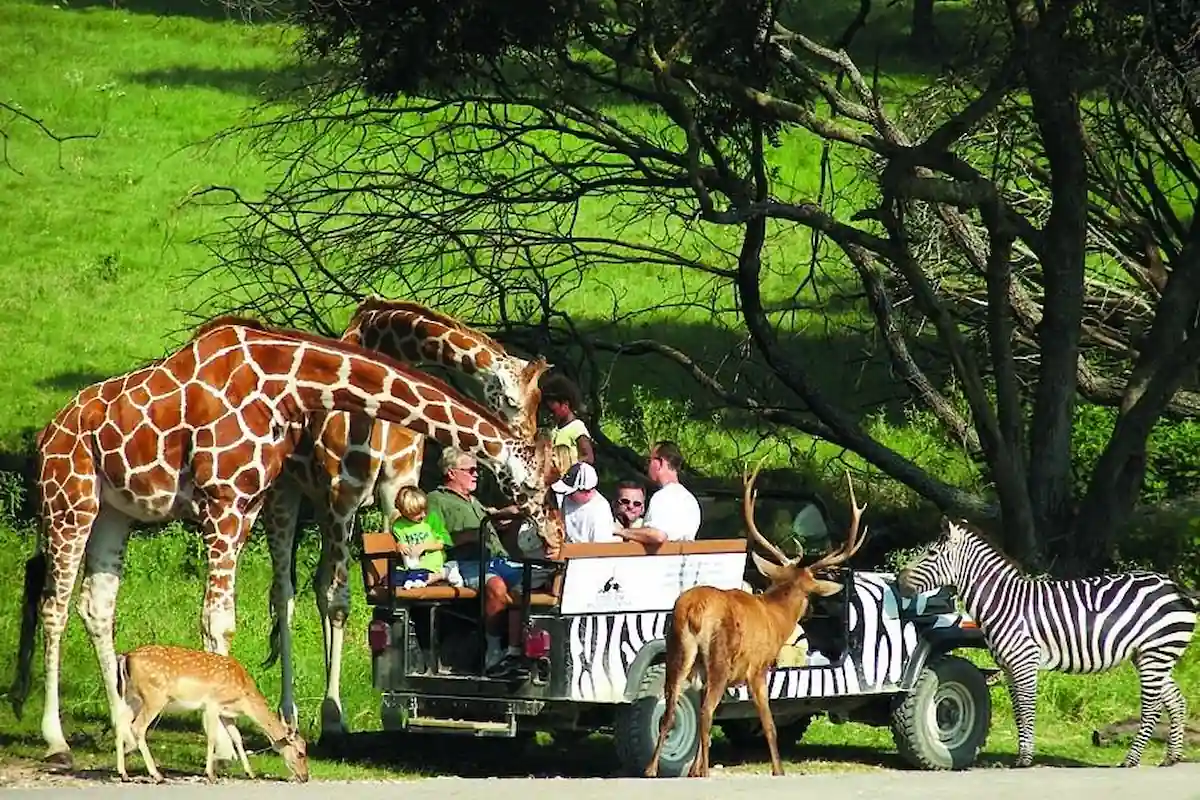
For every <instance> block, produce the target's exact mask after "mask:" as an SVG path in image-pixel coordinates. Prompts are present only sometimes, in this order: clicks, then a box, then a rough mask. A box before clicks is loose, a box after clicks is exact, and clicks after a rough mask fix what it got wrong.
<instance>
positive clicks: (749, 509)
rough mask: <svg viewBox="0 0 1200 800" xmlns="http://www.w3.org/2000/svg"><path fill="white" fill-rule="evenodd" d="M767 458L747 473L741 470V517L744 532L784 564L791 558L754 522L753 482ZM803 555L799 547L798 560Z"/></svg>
mask: <svg viewBox="0 0 1200 800" xmlns="http://www.w3.org/2000/svg"><path fill="white" fill-rule="evenodd" d="M766 460H767V457H766V456H763V457H762V458H760V459H759V460H758V464H757V465H756V466H755V467H754V471H753V472H751V473H750V474H749V475H747V474H746V471H745V469H744V468H743V470H742V486H743V489H742V519H743V520H745V522H746V533H747V534H748V535H749V537H750V538H751V539H753V540H754V541H755V542H756V543H757V544H758V546H759V547H761V548H762V549H763V550H766V551H767V552H768V553H769V554H770V555H771V556H772V557H774V558H775V560H776V561H778V562H779V563H780V564H786V563H787V562H789V561H791V560H792V559H790V558H788V557H787V556H786V555H784V553H783V551H782V550H780V549H779V548H778V547H776V546H775V545H774V544H772V543H771V541H770V540H768V539H767V537H765V536H763V535H762V534H761V533H759V530H758V525H756V524H754V500H755V498H756V497H758V492H757V491H755V489H754V482H755V481H756V480H758V472H759V470H761V469H762V465H763V462H764V461H766ZM803 556H804V548H801V549H800V553H799V555H798V556H796V560H797V561H798V560H799V559H800V558H802V557H803Z"/></svg>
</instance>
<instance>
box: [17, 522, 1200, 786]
mask: <svg viewBox="0 0 1200 800" xmlns="http://www.w3.org/2000/svg"><path fill="white" fill-rule="evenodd" d="M32 549H33V538H32V536H30V535H28V534H26V533H18V532H16V531H14V530H13V529H12V528H11V527H7V526H5V527H0V574H3V575H6V576H10V577H9V578H8V585H10V586H14V587H15V586H19V585H20V578H19V577H18V576H19V575H20V574H21V567H22V564H23V561H24V559H25V558H26V557H27V556H28V555H29V554H30V553H31V552H32ZM314 559H315V548H314V547H313V546H312V541H311V539H310V540H309V541H308V542H307V543H306V545H305V546H304V547H303V548H302V550H301V557H300V567H299V575H298V577H299V582H300V583H299V585H300V590H299V598H298V600H297V605H296V619H295V624H294V631H295V637H294V640H295V647H294V657H295V669H296V683H297V685H296V692H297V701H298V704H299V706H300V711H301V725H302V729H303V732H304V733H305V734H306V735H307V736H309V737H310V738H315V736H316V733H317V731H318V725H319V722H318V719H317V714H318V711H319V707H320V699H321V697H322V696H323V691H324V683H323V680H324V679H323V667H322V659H321V654H320V653H321V641H320V627H319V625H318V621H317V618H316V612H315V606H314V604H313V602H312V593H311V590H310V589H309V588H307V587H309V586H310V585H311V577H312V568H313V564H314ZM203 571H204V564H203V561H202V560H201V557H200V553H199V539H198V537H197V536H195V535H193V534H189V533H187V532H185V531H182V530H179V529H177V528H172V529H169V530H168V531H165V532H164V533H162V534H158V535H153V536H151V535H144V534H135V535H134V536H133V538H132V539H131V541H130V547H129V555H128V559H127V562H126V568H125V576H124V581H123V583H122V586H121V591H120V598H119V603H118V612H117V628H116V631H117V633H116V645H117V649H118V650H125V649H130V648H133V647H136V646H138V645H140V644H144V643H149V642H158V643H170V644H182V645H187V646H192V647H199V646H200V638H199V612H200V599H201V596H202V594H203V577H202V576H203ZM238 573H239V575H238V600H237V611H238V632H237V636H236V637H235V638H234V641H233V655H234V656H235V657H237V658H238V659H239V660H241V661H242V663H244V664H245V665H246V667H247V668H248V669H249V670H250V672H251V674H252V675H253V676H254V678H255V680H256V681H257V683H258V686H259V688H260V689H261V690H262V692H263V693H264V694H265V695H266V697H267V699H268V701H269V702H270V703H271V704H272V705H275V703H276V702H277V699H278V696H279V694H278V692H279V672H278V669H277V668H274V669H265V668H263V667H262V666H260V662H261V660H262V658H263V656H264V655H265V654H266V651H267V641H266V637H267V634H268V631H269V624H268V622H269V617H268V611H267V592H268V587H269V584H270V567H269V559H268V557H267V554H266V552H265V549H264V548H263V547H262V542H261V540H254V541H252V542H251V544H250V545H249V546H248V547H247V550H246V552H245V555H244V556H243V558H242V561H241V563H240V569H239V571H238ZM361 585H362V584H361V575H360V573H359V572H358V570H357V569H353V570H352V573H351V587H352V589H353V590H354V595H353V598H352V602H353V605H352V613H351V617H350V622H349V627H348V629H347V636H346V646H345V651H344V661H343V677H342V702H343V708H344V709H345V715H346V720H347V722H348V724H349V725H350V727H351V729H352V730H354V731H356V732H370V731H379V729H380V724H379V696H378V693H377V692H376V691H375V690H374V689H372V688H371V665H370V657H369V653H368V650H367V647H366V623H367V619H368V616H369V613H368V611H369V610H368V607H367V606H366V604H365V603H364V602H363V599H362V595H361V589H360V587H361ZM19 602H20V598H19V592H18V591H8V592H4V593H3V594H0V653H3V654H4V655H3V657H0V679H2V681H3V683H4V684H5V685H7V681H8V680H9V678H10V676H11V675H12V674H13V669H14V651H15V647H16V640H17V632H18V619H19ZM73 607H74V606H73ZM38 641H39V647H38V652H39V653H40V636H39V640H38ZM967 655H968V656H969V657H972V658H974V659H975V660H977V661H979V662H980V663H984V664H990V662H989V661H988V659H987V657H986V656H981V655H980V654H979V653H976V652H974V651H971V652H969V653H968V654H967ZM62 676H63V679H62V687H61V692H62V707H63V708H64V709H65V713H64V718H63V725H64V730H65V732H66V734H67V737H68V740H70V741H71V743H72V747H73V749H74V751H75V757H76V762H77V766H78V767H79V768H80V769H83V770H94V771H96V774H97V775H100V776H104V775H109V774H110V773H111V770H112V769H113V764H114V761H113V758H114V757H113V752H112V738H111V734H110V733H108V732H107V731H105V728H106V727H107V726H106V724H105V722H104V721H105V720H106V719H107V716H108V711H107V703H106V701H105V697H104V691H103V687H102V685H101V682H100V676H99V668H98V667H97V665H96V661H95V656H94V653H93V651H92V648H91V645H90V642H89V641H88V639H87V636H86V634H85V632H84V630H83V625H82V624H81V623H80V621H79V618H78V616H77V615H74V614H73V616H72V619H71V622H70V624H69V626H68V629H67V635H66V637H65V642H64V649H63V668H62ZM41 677H42V668H41V661H40V658H39V659H37V660H35V668H34V682H33V689H32V691H31V694H30V698H29V701H28V703H27V704H26V707H25V711H24V715H23V718H22V719H21V720H20V721H18V720H17V719H15V718H14V716H13V714H12V710H11V709H10V707H9V706H8V704H7V703H4V704H2V705H0V750H2V752H3V754H4V755H3V756H0V772H2V771H3V769H4V768H11V767H12V766H13V765H14V764H33V763H34V762H36V760H37V759H39V758H40V757H41V755H42V754H43V752H44V744H43V742H42V740H41V736H40V733H39V722H40V719H41V709H42V691H43V688H42V686H43V685H42V680H41ZM1176 677H1177V678H1178V679H1179V681H1180V685H1181V686H1182V688H1183V690H1184V693H1185V694H1186V695H1188V696H1190V697H1195V696H1196V689H1197V687H1200V658H1198V657H1197V655H1196V651H1195V649H1193V650H1192V651H1191V652H1190V653H1189V654H1188V655H1187V656H1186V657H1185V659H1184V661H1183V663H1182V664H1181V665H1180V666H1179V667H1178V668H1177V671H1176ZM992 702H993V719H994V721H993V727H992V733H991V737H990V739H989V742H988V745H987V747H986V748H985V751H984V753H983V755H982V756H981V760H980V764H981V765H1005V764H1008V763H1011V759H1012V757H1013V755H1014V754H1015V751H1016V731H1015V727H1014V726H1013V722H1012V715H1011V708H1010V705H1009V700H1008V697H1007V694H1006V692H1005V691H1004V689H1003V688H1002V687H1001V686H997V687H994V688H993V691H992ZM1136 713H1137V687H1136V675H1135V673H1134V672H1133V670H1132V668H1131V667H1129V666H1128V665H1125V666H1123V667H1121V668H1119V669H1117V670H1114V671H1112V672H1110V673H1106V674H1103V675H1099V676H1090V677H1067V676H1062V675H1043V678H1042V687H1041V690H1040V692H1039V709H1038V720H1039V726H1038V739H1037V747H1038V753H1039V756H1040V758H1041V759H1042V763H1052V764H1090V765H1104V764H1113V763H1117V762H1119V761H1120V759H1121V758H1122V757H1123V755H1124V748H1123V746H1114V747H1108V748H1094V747H1092V745H1091V740H1090V737H1091V731H1092V729H1093V728H1098V727H1101V726H1103V725H1106V724H1109V723H1111V722H1113V721H1115V720H1117V719H1122V718H1125V717H1128V716H1133V715H1136ZM240 727H241V728H242V730H243V732H244V734H245V735H247V737H248V747H249V748H251V749H256V750H263V749H265V748H266V747H267V743H266V740H265V738H264V737H263V736H262V734H261V733H259V732H258V731H257V729H255V728H254V727H253V725H252V724H251V723H249V722H245V723H244V724H243V725H241V726H240ZM149 741H150V745H151V747H152V748H153V752H154V753H155V758H156V760H157V761H158V762H159V764H160V765H161V767H162V768H163V769H165V770H167V771H168V774H172V773H173V774H175V775H188V774H191V775H196V774H201V773H202V772H203V766H204V758H203V752H204V751H203V741H204V740H203V734H202V733H201V730H200V727H199V719H198V718H197V717H196V716H195V715H191V716H190V717H187V716H180V717H175V718H170V717H168V718H164V719H163V720H162V721H160V722H159V724H158V726H157V727H156V728H155V729H154V730H153V732H152V733H151V735H150V737H149ZM445 741H446V740H442V739H439V738H438V737H396V736H395V735H388V734H378V735H375V736H370V737H367V740H366V741H365V742H364V743H362V744H361V745H358V746H356V748H355V751H354V753H353V754H352V755H341V756H337V755H331V754H319V755H314V756H313V757H312V758H311V769H312V773H313V776H314V778H316V779H350V778H397V777H406V776H407V777H411V776H418V775H436V774H480V775H488V774H493V775H530V774H562V775H568V776H583V775H588V776H590V775H612V774H614V770H616V768H617V764H616V761H615V756H614V754H613V751H612V747H611V742H610V740H609V738H608V737H607V736H606V735H604V734H601V733H597V734H593V735H592V736H591V737H589V738H588V739H587V740H586V741H585V742H583V743H582V744H575V745H572V744H567V743H556V742H554V741H553V737H552V736H551V735H549V734H544V733H543V734H538V736H537V737H536V738H535V739H534V740H525V741H502V742H485V741H476V740H472V741H469V742H461V744H456V746H455V747H454V748H449V751H452V752H448V749H447V748H446V744H445ZM454 741H456V742H460V741H461V740H454ZM1161 751H1162V746H1161V745H1159V744H1156V743H1152V744H1151V747H1150V749H1149V751H1148V752H1147V754H1146V757H1145V759H1146V763H1148V764H1149V763H1155V762H1156V760H1157V759H1158V758H1160V757H1161ZM467 752H470V757H469V758H467V757H465V756H464V753H467ZM765 753H766V751H765V745H762V746H760V747H750V748H746V749H736V748H733V747H732V746H729V745H728V744H726V743H723V742H720V741H718V743H717V744H716V745H715V746H714V751H713V763H714V764H723V765H725V766H726V767H727V768H728V769H730V770H736V771H761V770H763V769H765V768H767V766H769V765H764V764H763V760H764V759H765ZM785 753H786V758H787V761H788V769H789V771H791V772H811V771H829V770H843V769H856V770H863V769H883V768H894V767H899V766H901V762H900V759H899V757H898V756H897V755H896V753H895V748H894V746H893V744H892V740H891V735H890V733H889V732H888V731H887V730H886V729H877V728H872V727H869V726H866V725H860V724H854V723H847V724H844V725H835V724H833V723H831V722H829V721H828V720H826V719H820V720H818V721H816V722H815V723H814V724H813V726H812V727H811V728H810V729H809V732H808V733H807V734H806V736H805V738H804V740H803V742H802V743H801V744H800V745H799V746H794V747H793V746H790V745H789V746H787V747H785ZM1188 755H1189V757H1192V758H1195V757H1198V756H1200V752H1197V751H1195V750H1189V753H1188ZM251 758H252V762H253V765H254V767H255V769H256V771H259V772H261V773H263V774H265V775H266V776H269V777H274V778H282V777H285V776H286V775H287V771H286V768H285V767H284V765H283V762H282V760H281V759H279V758H278V757H277V756H275V755H274V754H273V753H271V752H270V751H269V750H267V751H266V752H265V753H259V754H255V755H252V757H251ZM130 768H131V770H133V773H134V774H141V773H140V772H139V770H141V762H140V759H139V758H136V757H135V758H134V759H133V760H132V761H131V764H130ZM229 774H231V775H234V776H236V775H237V774H238V768H234V767H231V768H230V772H229Z"/></svg>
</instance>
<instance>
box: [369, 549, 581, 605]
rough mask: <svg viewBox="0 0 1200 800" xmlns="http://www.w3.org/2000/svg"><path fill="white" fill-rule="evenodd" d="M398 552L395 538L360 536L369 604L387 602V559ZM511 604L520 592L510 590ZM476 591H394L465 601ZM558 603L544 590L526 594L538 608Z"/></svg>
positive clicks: (444, 587) (401, 596)
mask: <svg viewBox="0 0 1200 800" xmlns="http://www.w3.org/2000/svg"><path fill="white" fill-rule="evenodd" d="M399 552H400V547H399V544H398V543H397V542H396V537H394V536H392V534H390V533H381V532H378V531H376V532H371V533H365V532H364V533H363V588H364V589H365V590H366V595H367V600H368V601H370V602H371V603H379V604H382V603H386V602H387V601H388V585H389V583H390V582H391V580H390V578H391V576H390V575H389V573H388V556H390V555H394V554H396V553H399ZM560 583H561V576H555V582H554V585H553V587H552V588H558V585H559V584H560ZM514 594H515V595H516V597H515V598H514V601H515V602H516V603H520V590H519V589H517V590H515V591H514ZM478 597H479V592H478V591H477V590H475V589H470V588H467V587H466V586H451V585H449V584H447V583H435V584H433V585H432V586H421V587H418V588H415V589H396V590H395V598H396V599H397V600H469V599H471V598H478ZM557 603H558V595H557V594H555V593H553V592H548V591H534V592H530V593H529V604H530V605H532V606H538V607H542V608H545V607H548V606H553V605H555V604H557Z"/></svg>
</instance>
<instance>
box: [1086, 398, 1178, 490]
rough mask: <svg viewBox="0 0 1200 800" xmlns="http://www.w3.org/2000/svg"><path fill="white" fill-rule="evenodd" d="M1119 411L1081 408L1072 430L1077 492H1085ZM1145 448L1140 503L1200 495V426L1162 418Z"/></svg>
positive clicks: (1088, 406)
mask: <svg viewBox="0 0 1200 800" xmlns="http://www.w3.org/2000/svg"><path fill="white" fill-rule="evenodd" d="M1116 418H1117V412H1116V409H1113V408H1106V407H1103V406H1094V405H1081V406H1079V407H1078V409H1077V411H1076V414H1075V422H1074V426H1073V428H1072V434H1071V435H1072V449H1073V451H1074V453H1075V464H1074V470H1075V490H1076V492H1078V493H1082V492H1083V491H1084V489H1085V487H1086V485H1087V480H1088V478H1089V477H1090V476H1091V474H1092V470H1093V468H1094V467H1095V465H1096V462H1097V460H1098V459H1099V458H1100V454H1101V453H1102V452H1103V451H1104V448H1105V446H1106V445H1107V444H1108V440H1109V437H1110V436H1111V435H1112V430H1113V426H1114V425H1115V424H1116ZM1146 444H1147V447H1146V478H1145V482H1144V484H1143V486H1142V493H1141V497H1140V501H1141V502H1142V503H1146V504H1156V503H1161V502H1164V501H1167V500H1177V499H1179V498H1184V497H1191V496H1193V495H1195V494H1198V493H1200V423H1198V422H1195V421H1193V420H1185V421H1175V420H1170V419H1160V420H1159V421H1158V423H1157V424H1155V426H1154V428H1152V429H1151V431H1150V437H1149V439H1148V440H1147V443H1146Z"/></svg>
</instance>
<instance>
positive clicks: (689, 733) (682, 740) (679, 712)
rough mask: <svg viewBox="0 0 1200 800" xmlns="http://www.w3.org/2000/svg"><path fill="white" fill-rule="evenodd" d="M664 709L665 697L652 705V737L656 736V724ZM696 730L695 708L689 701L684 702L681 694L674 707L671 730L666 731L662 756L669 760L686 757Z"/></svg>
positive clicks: (697, 721) (664, 711)
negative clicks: (673, 720) (673, 721)
mask: <svg viewBox="0 0 1200 800" xmlns="http://www.w3.org/2000/svg"><path fill="white" fill-rule="evenodd" d="M666 711H667V701H666V698H659V701H658V703H656V704H655V706H654V714H653V715H651V721H652V723H653V730H652V737H653V738H654V739H657V738H658V726H659V725H660V724H661V722H662V718H663V714H665V713H666ZM698 731H699V720H697V719H696V712H695V708H694V707H693V706H692V704H691V703H688V702H685V701H684V699H683V697H682V696H681V697H680V698H679V703H678V704H677V705H676V707H675V724H674V725H672V726H671V730H670V731H668V732H667V740H666V741H665V742H663V749H662V757H663V758H665V759H668V760H670V761H679V760H682V759H684V758H687V757H688V755H689V753H688V750H689V748H690V747H691V744H692V742H694V741H695V740H696V737H697V735H698Z"/></svg>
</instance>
